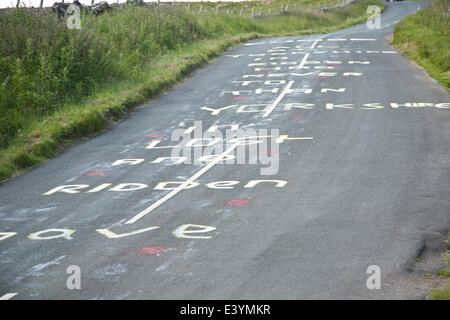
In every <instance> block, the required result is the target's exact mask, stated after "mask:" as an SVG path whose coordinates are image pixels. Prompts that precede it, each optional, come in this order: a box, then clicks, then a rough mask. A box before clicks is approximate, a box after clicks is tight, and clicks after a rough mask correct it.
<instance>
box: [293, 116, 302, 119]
mask: <svg viewBox="0 0 450 320" xmlns="http://www.w3.org/2000/svg"><path fill="white" fill-rule="evenodd" d="M291 118H292V119H301V118H303V116H292V117H291Z"/></svg>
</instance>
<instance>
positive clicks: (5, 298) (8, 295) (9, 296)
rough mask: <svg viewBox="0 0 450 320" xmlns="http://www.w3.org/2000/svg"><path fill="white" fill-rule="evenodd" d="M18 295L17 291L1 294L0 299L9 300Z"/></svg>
mask: <svg viewBox="0 0 450 320" xmlns="http://www.w3.org/2000/svg"><path fill="white" fill-rule="evenodd" d="M16 295H17V293H7V294H5V295H4V296H1V297H0V300H9V299H11V298H12V297H14V296H16Z"/></svg>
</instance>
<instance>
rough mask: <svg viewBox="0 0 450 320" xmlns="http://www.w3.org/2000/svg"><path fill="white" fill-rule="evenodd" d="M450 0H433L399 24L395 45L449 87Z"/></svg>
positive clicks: (395, 34)
mask: <svg viewBox="0 0 450 320" xmlns="http://www.w3.org/2000/svg"><path fill="white" fill-rule="evenodd" d="M449 7H450V0H434V2H433V4H431V5H430V6H429V7H427V8H426V9H424V10H422V11H419V12H418V13H416V14H414V15H411V16H409V17H407V18H406V19H404V20H402V21H401V22H399V23H398V24H397V26H396V27H395V30H394V40H393V44H394V45H395V46H396V47H397V48H398V49H399V50H401V51H403V52H404V53H405V54H406V55H407V56H408V57H409V58H410V59H411V60H413V61H415V62H417V63H418V64H419V65H420V66H422V67H423V68H424V69H425V70H426V71H427V72H428V73H429V75H430V76H432V77H433V78H435V79H436V80H438V81H439V82H440V83H441V84H442V85H443V86H444V87H446V88H447V89H450V41H449V39H450V16H449V15H445V14H444V12H447V10H448V8H449Z"/></svg>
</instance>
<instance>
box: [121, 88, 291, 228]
mask: <svg viewBox="0 0 450 320" xmlns="http://www.w3.org/2000/svg"><path fill="white" fill-rule="evenodd" d="M292 82H294V81H292ZM240 144H241V143H240V142H239V143H235V144H233V145H232V146H231V147H229V148H228V149H227V150H225V151H224V152H223V153H222V154H220V155H218V156H217V157H216V158H215V159H214V160H213V161H211V162H210V163H208V165H206V166H205V167H203V168H202V169H200V170H199V171H198V172H197V173H196V174H194V175H193V176H192V177H190V178H189V179H188V180H186V181H184V182H183V183H182V184H180V185H179V186H178V187H177V188H176V189H173V190H172V191H171V192H170V193H168V194H167V195H166V196H164V197H163V198H161V199H159V200H158V201H156V202H155V203H154V204H152V205H151V206H150V207H148V208H147V209H145V210H143V211H141V212H139V213H138V214H137V215H136V216H134V217H133V218H131V219H130V220H128V221H127V222H125V224H132V223H135V222H136V221H138V220H139V219H141V218H143V217H144V216H145V215H147V214H148V213H150V212H151V211H152V210H154V209H156V208H157V207H159V206H160V205H162V204H163V203H164V202H166V201H167V200H169V199H170V198H172V197H173V196H175V195H176V194H177V193H178V192H180V191H181V190H183V189H184V187H185V186H186V185H188V184H190V183H191V182H194V181H195V180H197V179H198V178H199V177H200V176H201V175H202V174H204V173H205V172H206V171H208V170H209V169H211V168H212V167H213V166H214V165H216V164H217V163H218V162H219V161H221V160H222V159H223V158H224V157H225V156H227V155H228V154H229V153H230V152H232V151H233V150H234V149H235V148H236V147H237V146H238V145H240Z"/></svg>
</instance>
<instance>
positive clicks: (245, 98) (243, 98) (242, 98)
mask: <svg viewBox="0 0 450 320" xmlns="http://www.w3.org/2000/svg"><path fill="white" fill-rule="evenodd" d="M247 99H248V97H233V98H232V100H247Z"/></svg>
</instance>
